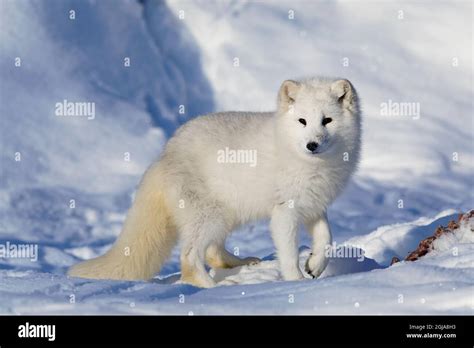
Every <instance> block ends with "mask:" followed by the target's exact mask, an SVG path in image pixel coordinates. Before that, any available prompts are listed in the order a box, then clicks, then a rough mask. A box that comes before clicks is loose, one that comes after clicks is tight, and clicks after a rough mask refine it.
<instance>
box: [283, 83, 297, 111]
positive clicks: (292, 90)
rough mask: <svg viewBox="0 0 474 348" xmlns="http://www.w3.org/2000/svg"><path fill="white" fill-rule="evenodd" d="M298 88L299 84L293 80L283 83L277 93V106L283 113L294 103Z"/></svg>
mask: <svg viewBox="0 0 474 348" xmlns="http://www.w3.org/2000/svg"><path fill="white" fill-rule="evenodd" d="M299 88H300V84H299V83H298V82H296V81H293V80H286V81H283V83H282V84H281V87H280V92H279V93H278V106H279V107H280V108H282V109H284V110H285V111H286V110H288V108H289V106H290V105H291V104H293V103H294V102H295V98H296V92H297V91H298V89H299Z"/></svg>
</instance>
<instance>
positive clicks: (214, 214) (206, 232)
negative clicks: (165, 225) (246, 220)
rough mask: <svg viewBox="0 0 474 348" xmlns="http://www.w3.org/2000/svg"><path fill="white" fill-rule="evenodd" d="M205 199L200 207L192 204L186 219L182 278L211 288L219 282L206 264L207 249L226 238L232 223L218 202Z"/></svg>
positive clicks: (182, 236) (182, 251)
mask: <svg viewBox="0 0 474 348" xmlns="http://www.w3.org/2000/svg"><path fill="white" fill-rule="evenodd" d="M204 203H205V202H201V207H200V209H197V208H194V207H189V209H188V211H187V213H186V222H185V224H184V225H182V227H181V239H182V250H181V280H182V281H183V282H185V283H189V284H192V285H195V286H199V287H203V288H209V287H212V286H214V285H215V284H216V283H215V281H214V280H213V279H212V278H211V276H210V275H209V274H208V272H207V270H206V267H205V260H206V250H207V249H208V247H209V246H210V245H211V244H213V243H216V242H217V243H219V242H220V241H222V240H224V239H225V236H226V234H227V232H228V231H229V229H230V225H229V224H228V223H226V221H225V218H224V217H223V216H224V214H223V212H222V211H220V209H219V207H218V206H216V205H215V204H212V203H209V202H207V204H204Z"/></svg>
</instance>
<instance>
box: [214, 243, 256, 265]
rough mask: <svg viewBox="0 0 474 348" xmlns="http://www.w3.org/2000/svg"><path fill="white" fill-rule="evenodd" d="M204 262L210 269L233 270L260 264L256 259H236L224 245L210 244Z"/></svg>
mask: <svg viewBox="0 0 474 348" xmlns="http://www.w3.org/2000/svg"><path fill="white" fill-rule="evenodd" d="M206 262H207V264H208V265H209V266H211V267H212V268H234V267H239V266H245V265H254V264H257V263H259V262H260V259H259V258H257V257H246V258H244V259H242V258H240V257H237V256H235V255H233V254H231V253H230V252H228V251H227V250H226V249H225V246H224V243H223V242H222V243H212V244H211V245H209V247H208V248H207V251H206Z"/></svg>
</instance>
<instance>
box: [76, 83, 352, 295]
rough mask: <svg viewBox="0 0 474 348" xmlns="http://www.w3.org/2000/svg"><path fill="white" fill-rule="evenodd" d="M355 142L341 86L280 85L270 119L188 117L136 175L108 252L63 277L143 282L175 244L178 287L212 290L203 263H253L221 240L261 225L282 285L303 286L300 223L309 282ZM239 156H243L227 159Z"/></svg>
mask: <svg viewBox="0 0 474 348" xmlns="http://www.w3.org/2000/svg"><path fill="white" fill-rule="evenodd" d="M360 134H361V116H360V108H359V101H358V97H357V94H356V91H355V89H354V87H353V86H352V84H351V83H350V82H349V81H348V80H344V79H327V78H314V79H309V80H304V81H292V80H287V81H284V82H283V84H282V85H281V87H280V91H279V94H278V102H277V110H276V111H275V112H269V113H256V112H224V113H214V114H209V115H205V116H201V117H197V118H195V119H193V120H191V121H189V122H187V123H186V124H185V125H183V126H182V127H181V128H180V129H179V130H178V131H177V132H176V134H175V135H174V136H173V137H172V138H171V139H170V140H169V142H168V144H167V145H166V147H165V149H164V151H163V153H162V155H161V158H160V160H159V161H157V162H156V163H153V164H152V165H151V166H150V167H149V168H148V170H147V171H146V173H145V174H144V176H143V178H142V181H141V183H140V185H139V188H138V190H137V193H136V196H135V200H134V203H133V205H132V207H131V208H130V210H129V212H128V214H127V218H126V220H125V223H124V227H123V230H122V233H121V234H120V236H119V237H118V239H117V241H116V242H115V244H114V245H113V246H112V248H111V249H110V250H109V251H108V252H107V253H106V254H105V255H103V256H100V257H98V258H95V259H92V260H89V261H85V262H82V263H79V264H77V265H75V266H73V267H72V268H71V269H70V270H69V273H68V274H69V275H71V276H77V277H83V278H95V279H124V280H139V279H150V278H152V277H153V276H154V275H155V274H156V273H157V272H158V271H159V270H160V267H161V266H162V265H163V263H164V262H165V260H166V259H167V258H168V257H169V254H170V252H171V250H172V248H173V246H174V245H175V243H176V242H177V240H178V239H180V241H181V244H182V249H181V279H182V281H183V282H186V283H190V284H193V285H196V286H199V287H212V286H214V285H215V281H214V280H213V279H212V277H210V276H209V274H208V273H207V271H206V268H205V264H206V263H207V264H208V265H209V266H211V267H214V268H231V267H236V266H242V265H246V264H252V263H256V262H259V259H257V258H254V257H248V258H245V259H241V258H238V257H236V256H235V255H233V254H231V253H229V252H228V251H227V250H226V249H225V247H224V245H225V240H226V237H227V236H228V235H229V234H230V232H231V231H232V230H233V229H235V228H236V227H237V226H239V225H241V224H244V223H247V222H249V221H252V220H256V219H263V218H270V219H271V222H270V229H271V232H272V237H273V240H274V243H275V247H276V250H277V256H278V260H279V265H280V271H281V274H282V276H283V278H284V279H285V280H297V279H302V278H304V276H303V273H302V271H301V270H300V268H299V265H298V243H297V229H298V225H299V224H300V223H303V224H304V225H305V226H306V229H307V230H308V232H309V233H310V234H311V236H312V237H313V243H312V253H311V255H310V257H309V259H308V260H307V262H306V267H305V271H306V273H308V274H309V275H311V276H313V278H314V277H318V276H319V275H320V274H321V273H322V272H323V270H324V269H325V267H326V265H327V258H326V257H325V250H324V249H325V246H326V245H328V244H331V241H332V240H331V232H330V228H329V224H328V220H327V215H326V209H327V207H328V205H329V204H330V203H331V202H332V201H333V200H334V199H335V197H336V196H337V195H338V193H339V192H340V191H341V190H342V188H343V187H344V185H345V184H346V183H347V181H348V179H349V177H350V175H351V174H352V172H353V171H354V170H355V168H356V166H357V163H358V159H359V151H360V142H361V141H360ZM232 151H233V152H232ZM239 151H240V152H239ZM248 151H252V152H251V154H252V156H238V158H237V157H236V154H239V153H240V154H245V153H246V152H248ZM231 152H232V153H231ZM223 153H226V154H227V155H226V156H222V154H223ZM229 154H230V155H229ZM231 155H232V156H231ZM226 159H227V160H226ZM246 159H247V162H248V160H249V159H251V163H245V162H246Z"/></svg>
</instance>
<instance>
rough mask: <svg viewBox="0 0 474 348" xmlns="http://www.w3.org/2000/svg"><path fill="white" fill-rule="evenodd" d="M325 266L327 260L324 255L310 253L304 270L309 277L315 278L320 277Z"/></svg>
mask: <svg viewBox="0 0 474 348" xmlns="http://www.w3.org/2000/svg"><path fill="white" fill-rule="evenodd" d="M327 264H328V259H327V257H326V256H325V255H324V253H318V254H313V253H310V254H309V258H308V260H306V264H305V266H304V270H305V272H306V273H308V274H309V275H310V276H311V277H313V278H317V277H319V276H320V275H321V273H323V272H324V270H325V269H326V266H327Z"/></svg>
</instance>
